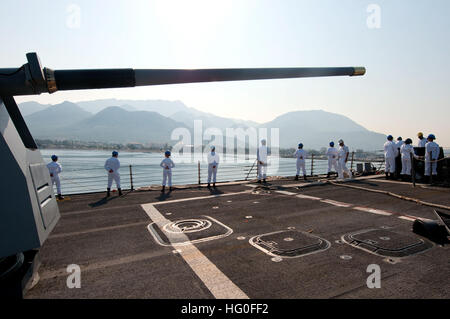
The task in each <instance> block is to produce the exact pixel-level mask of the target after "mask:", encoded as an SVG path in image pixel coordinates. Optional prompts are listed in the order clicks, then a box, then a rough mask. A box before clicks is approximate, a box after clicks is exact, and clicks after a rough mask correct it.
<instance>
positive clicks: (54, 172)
mask: <svg viewBox="0 0 450 319" xmlns="http://www.w3.org/2000/svg"><path fill="white" fill-rule="evenodd" d="M47 168H48V171H49V173H50V178H51V180H52V186H53V185H54V184H56V190H57V191H58V195H61V182H60V180H59V173H61V171H62V166H61V164H59V163H57V162H53V161H52V162H50V163H48V164H47Z"/></svg>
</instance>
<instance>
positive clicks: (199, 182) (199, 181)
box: [198, 161, 201, 185]
mask: <svg viewBox="0 0 450 319" xmlns="http://www.w3.org/2000/svg"><path fill="white" fill-rule="evenodd" d="M200 184H201V180H200V161H198V185H200Z"/></svg>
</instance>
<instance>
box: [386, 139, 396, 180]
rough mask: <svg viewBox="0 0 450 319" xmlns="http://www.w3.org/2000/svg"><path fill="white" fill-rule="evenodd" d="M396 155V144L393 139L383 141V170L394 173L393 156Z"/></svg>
mask: <svg viewBox="0 0 450 319" xmlns="http://www.w3.org/2000/svg"><path fill="white" fill-rule="evenodd" d="M397 155H398V150H397V146H396V145H395V143H394V142H393V141H387V142H386V143H384V158H385V172H386V173H395V158H396V157H397Z"/></svg>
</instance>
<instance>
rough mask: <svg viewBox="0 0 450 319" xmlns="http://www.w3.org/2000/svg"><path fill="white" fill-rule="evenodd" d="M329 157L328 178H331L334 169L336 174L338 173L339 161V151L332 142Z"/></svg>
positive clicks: (328, 152)
mask: <svg viewBox="0 0 450 319" xmlns="http://www.w3.org/2000/svg"><path fill="white" fill-rule="evenodd" d="M327 156H328V174H327V177H330V173H331V172H332V169H333V168H334V172H337V171H338V168H337V159H338V150H337V149H336V147H334V142H333V141H331V142H330V147H329V148H328V149H327Z"/></svg>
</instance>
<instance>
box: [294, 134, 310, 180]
mask: <svg viewBox="0 0 450 319" xmlns="http://www.w3.org/2000/svg"><path fill="white" fill-rule="evenodd" d="M294 156H295V157H297V175H295V180H296V181H298V175H300V169H302V172H303V179H304V180H305V181H306V169H305V160H306V156H308V153H306V151H305V150H304V149H303V144H302V143H300V144H298V150H296V151H295V153H294Z"/></svg>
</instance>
